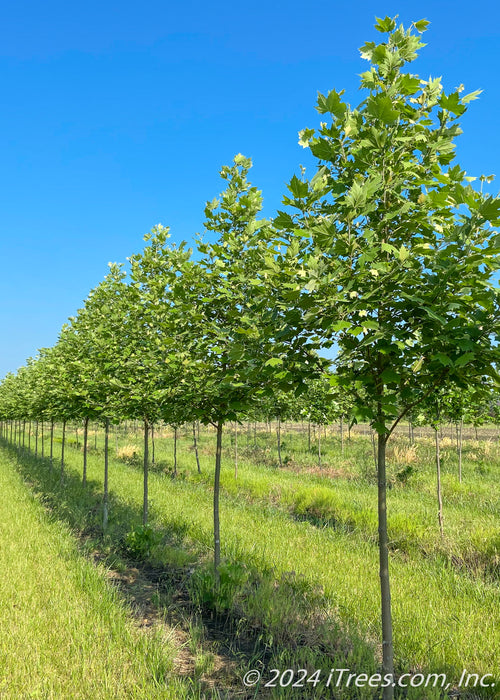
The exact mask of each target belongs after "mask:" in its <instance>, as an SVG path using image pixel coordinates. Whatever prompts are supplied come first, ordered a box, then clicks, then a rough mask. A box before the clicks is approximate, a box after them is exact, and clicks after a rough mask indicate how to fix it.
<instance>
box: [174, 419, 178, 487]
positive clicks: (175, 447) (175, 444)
mask: <svg viewBox="0 0 500 700" xmlns="http://www.w3.org/2000/svg"><path fill="white" fill-rule="evenodd" d="M174 476H177V428H174Z"/></svg>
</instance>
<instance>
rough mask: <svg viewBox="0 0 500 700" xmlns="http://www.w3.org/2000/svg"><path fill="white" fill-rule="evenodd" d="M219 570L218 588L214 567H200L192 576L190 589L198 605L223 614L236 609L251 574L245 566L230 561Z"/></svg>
mask: <svg viewBox="0 0 500 700" xmlns="http://www.w3.org/2000/svg"><path fill="white" fill-rule="evenodd" d="M218 570H219V584H218V586H216V585H215V573H214V569H213V567H212V566H210V567H200V568H199V569H197V570H196V571H195V572H194V574H193V575H192V577H191V580H190V583H189V589H190V592H191V596H192V598H193V601H194V602H195V603H196V604H197V605H199V606H200V607H205V608H209V609H212V610H216V611H217V612H221V611H224V610H225V611H227V610H231V609H232V608H233V607H234V605H235V602H236V598H237V597H238V596H241V593H242V589H243V586H244V584H245V583H246V582H247V580H248V578H249V572H248V570H247V568H246V567H245V566H244V565H243V564H239V563H237V562H229V561H228V562H222V563H221V564H220V566H219V567H218Z"/></svg>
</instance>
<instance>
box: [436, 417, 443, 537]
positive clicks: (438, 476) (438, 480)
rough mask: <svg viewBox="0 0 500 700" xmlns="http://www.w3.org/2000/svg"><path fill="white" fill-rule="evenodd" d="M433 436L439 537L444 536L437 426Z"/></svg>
mask: <svg viewBox="0 0 500 700" xmlns="http://www.w3.org/2000/svg"><path fill="white" fill-rule="evenodd" d="M434 436H435V440H436V476H437V499H438V520H439V532H440V533H441V537H443V536H444V529H443V500H442V497H441V457H440V454H439V435H438V430H437V428H435V429H434Z"/></svg>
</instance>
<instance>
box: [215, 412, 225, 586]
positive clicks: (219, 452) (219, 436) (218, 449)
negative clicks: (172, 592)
mask: <svg viewBox="0 0 500 700" xmlns="http://www.w3.org/2000/svg"><path fill="white" fill-rule="evenodd" d="M222 428H223V423H222V421H219V422H218V423H217V446H216V449H215V475H214V576H215V587H216V590H218V589H219V585H220V573H219V566H220V517H219V495H220V468H221V457H222Z"/></svg>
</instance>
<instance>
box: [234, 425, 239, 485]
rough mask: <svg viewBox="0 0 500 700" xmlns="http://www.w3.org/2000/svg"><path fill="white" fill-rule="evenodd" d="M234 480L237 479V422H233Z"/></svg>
mask: <svg viewBox="0 0 500 700" xmlns="http://www.w3.org/2000/svg"><path fill="white" fill-rule="evenodd" d="M234 478H235V479H237V478H238V421H235V422H234Z"/></svg>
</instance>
